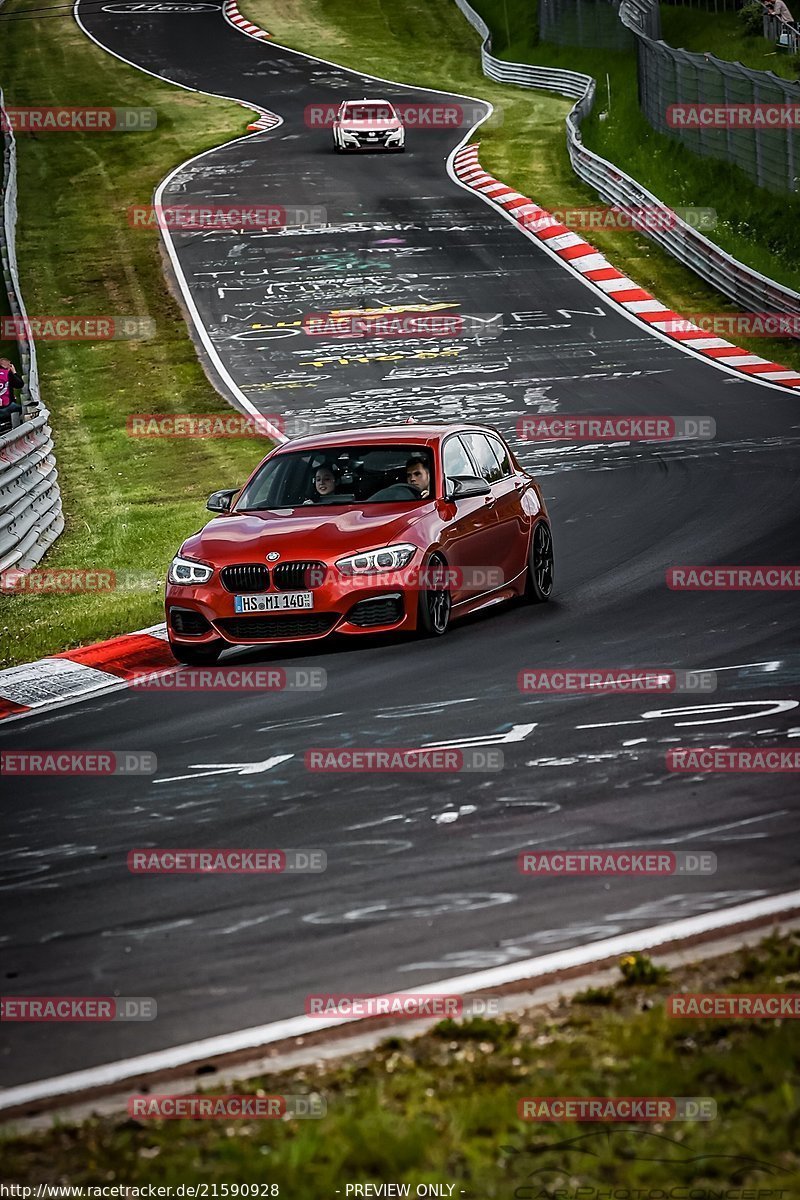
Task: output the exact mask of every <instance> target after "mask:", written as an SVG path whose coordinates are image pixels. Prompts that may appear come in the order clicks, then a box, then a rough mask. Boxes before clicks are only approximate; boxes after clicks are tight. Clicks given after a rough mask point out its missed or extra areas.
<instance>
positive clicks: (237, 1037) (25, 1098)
mask: <svg viewBox="0 0 800 1200" xmlns="http://www.w3.org/2000/svg"><path fill="white" fill-rule="evenodd" d="M796 908H800V891H795V892H786V893H783V894H782V895H777V896H764V897H762V898H760V899H759V900H751V901H749V902H748V903H746V904H739V905H735V906H734V907H732V908H725V909H722V910H721V911H720V912H714V913H701V914H699V915H698V916H694V917H685V918H683V919H682V920H680V921H673V922H670V923H668V924H666V925H656V926H652V927H650V928H648V929H638V930H633V931H631V932H630V933H626V934H621V935H619V936H617V937H612V938H606V939H604V940H603V941H599V942H590V943H589V945H587V946H575V947H573V948H571V949H569V950H558V951H556V952H555V953H553V954H545V955H542V956H540V957H539V958H528V959H524V960H520V961H518V962H514V963H506V964H505V965H503V966H501V967H491V968H489V969H488V970H484V971H475V972H473V973H471V974H468V975H460V976H455V977H454V978H451V979H444V980H439V981H438V982H436V983H429V984H426V985H424V986H423V987H415V988H414V993H415V994H422V995H436V994H441V993H443V992H444V993H456V994H458V995H467V994H470V993H474V992H478V991H480V990H481V989H489V988H498V987H502V986H503V985H504V984H508V983H516V982H519V981H522V980H526V979H535V978H536V977H538V976H542V975H550V974H552V973H553V972H556V971H564V970H567V969H570V968H573V967H580V966H590V965H591V964H592V963H596V962H599V961H602V960H604V959H608V958H615V957H616V956H617V955H621V954H630V953H632V952H636V951H641V952H643V951H646V950H652V949H654V948H655V947H658V946H661V945H664V944H665V943H666V942H674V941H677V940H679V939H686V938H690V937H697V936H698V935H702V934H706V933H711V932H713V931H715V930H720V929H725V928H726V927H727V926H729V925H736V924H740V923H742V922H745V921H753V920H761V919H764V918H768V917H771V916H777V915H778V914H779V913H784V912H788V911H790V910H793V909H796ZM394 994H403V993H402V991H398V993H394ZM361 1019H362V1018H359V1017H347V1018H339V1019H336V1020H329V1019H325V1018H317V1017H311V1016H307V1015H303V1016H299V1017H289V1018H287V1019H286V1020H283V1021H274V1022H272V1023H271V1024H269V1025H257V1026H254V1027H253V1028H250V1029H239V1030H236V1031H235V1032H233V1033H224V1034H220V1035H218V1036H217V1037H208V1038H203V1039H202V1040H200V1041H195V1042H186V1043H184V1044H183V1045H179V1046H172V1047H170V1048H169V1049H167V1050H157V1051H155V1052H153V1053H152V1054H140V1055H137V1056H136V1057H135V1058H126V1059H120V1060H119V1061H117V1062H111V1063H105V1064H104V1065H102V1066H98V1067H90V1068H88V1069H87V1070H83V1071H73V1072H71V1073H70V1074H68V1075H58V1076H55V1077H54V1078H52V1079H40V1080H36V1081H34V1082H32V1083H23V1084H19V1085H18V1086H17V1087H10V1088H5V1089H3V1090H2V1091H0V1112H2V1111H3V1110H4V1109H10V1108H16V1107H17V1106H20V1105H24V1104H33V1103H35V1102H36V1101H41V1100H49V1099H51V1098H54V1097H57V1096H70V1095H74V1094H75V1093H78V1092H85V1091H89V1090H91V1089H94V1088H101V1087H108V1086H110V1085H114V1084H120V1083H123V1082H124V1081H125V1080H129V1079H134V1078H136V1079H137V1080H138V1079H139V1078H140V1077H141V1076H143V1075H151V1074H155V1073H157V1072H164V1071H172V1070H174V1069H175V1068H177V1067H182V1066H187V1065H188V1064H189V1063H196V1062H199V1061H201V1060H203V1059H207V1058H214V1057H218V1056H220V1055H224V1054H231V1053H233V1052H234V1051H239V1050H255V1049H257V1048H259V1047H261V1046H266V1045H269V1044H270V1043H274V1042H281V1041H285V1040H286V1039H288V1038H294V1037H302V1036H304V1035H306V1034H309V1033H312V1032H314V1031H319V1030H320V1029H326V1028H327V1029H331V1028H338V1027H339V1026H341V1025H345V1024H352V1023H354V1022H356V1021H359V1020H361Z"/></svg>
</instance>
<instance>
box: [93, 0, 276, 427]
mask: <svg viewBox="0 0 800 1200" xmlns="http://www.w3.org/2000/svg"><path fill="white" fill-rule="evenodd" d="M79 9H80V0H75V3H74V6H73V9H72V15H73V17H74V19H75V21H76V23H77V25H78V27H79V28H80V29H81V30H82V31H83V33H85V34H86V36H87V37H88V38H89V39H90V40H91V41H93V42H94V44H95V45H96V46H98V47H99V48H100V49H101V50H103V51H104V52H105V53H106V54H110V55H111V56H112V57H113V58H117V59H119V61H120V62H124V63H125V64H126V65H127V66H129V67H133V68H134V69H135V70H137V71H142V72H143V73H144V74H145V75H150V76H152V78H153V79H160V80H161V81H162V83H168V84H171V85H172V87H178V88H181V89H182V90H183V91H185V92H194V93H195V94H196V95H201V96H210V97H212V99H215V100H230V101H231V103H233V104H239V105H241V106H243V107H245V108H249V109H250V111H251V112H262V113H263V112H265V111H266V110H265V109H262V108H261V107H260V105H256V106H255V107H251V105H250V104H249V102H248V101H247V100H241V99H239V98H238V97H236V96H222V95H220V94H219V93H218V92H206V91H203V90H202V89H201V88H193V87H188V86H187V84H185V83H177V82H176V81H175V80H174V79H168V78H167V76H166V75H159V74H158V72H157V71H149V70H148V69H147V67H140V66H139V65H138V63H135V62H131V60H130V59H129V58H124V57H123V55H121V54H117V52H116V50H111V49H110V48H109V47H108V46H106V45H104V44H103V42H101V41H99V40H98V39H97V38H96V37H95V36H94V34H92V33H90V32H89V30H88V29H87V28H86V26H85V25H84V23H83V21H82V20H81V17H80V11H79ZM275 116H277V117H278V120H277V122H276V124H275V125H274V126H273V129H277V128H278V127H279V126H280V125H282V124H283V117H281V116H278V114H277V113H276V114H275ZM263 132H264V131H263V130H259V131H256V132H254V133H248V134H245V135H244V136H243V137H239V138H232V139H231V140H230V141H229V142H222V143H221V144H220V145H219V146H213V147H212V148H211V149H210V150H204V151H203V153H202V154H195V155H193V156H192V157H191V158H187V159H186V161H185V162H182V163H181V164H180V166H178V167H176V168H175V169H174V171H170V173H169V175H167V177H166V178H165V179H163V180H162V182H161V183H160V184H159V185H158V187H157V189H156V194H155V199H154V203H155V204H156V206H158V205H160V203H161V196H162V194H163V192H164V189H165V188H166V187H167V186H168V184H169V183H170V182H171V181H172V180H173V179H174V177H175V176H176V175H177V174H178V173H179V172H180V171H183V170H185V168H186V167H188V166H190V165H191V164H192V163H194V162H197V161H198V160H199V159H201V158H205V156H206V155H207V154H214V153H215V152H216V151H217V150H220V149H222V147H223V146H233V145H234V144H235V143H236V142H246V141H249V140H250V139H251V138H255V137H261V136H262V134H263ZM160 233H161V236H162V238H163V240H164V245H165V246H166V249H167V254H168V255H169V258H170V262H171V264H172V269H173V271H174V272H175V277H176V279H177V282H178V286H179V287H180V289H181V293H182V295H183V299H184V301H185V303H186V307H187V309H188V310H189V314H190V316H191V318H192V322H193V324H194V327H195V329H196V330H197V333H198V335H199V337H200V340H201V342H202V343H203V346H204V347H205V350H206V353H207V354H208V356H209V358H210V359H211V361H212V363H213V364H214V368H215V370H216V371H217V372H218V373H219V376H220V378H221V379H222V380H223V381H224V382H225V384H226V385H227V387H228V388H229V389H230V391H231V394H232V395H233V396H235V398H236V399H237V400H238V401H239V403H240V404H241V405H242V407H243V408H244V410H245V412H248V413H250V414H251V416H255V417H260V416H261V413H259V411H258V409H257V408H256V407H255V405H254V404H253V403H252V401H250V400H249V399H248V398H247V396H245V394H244V392H243V391H242V389H241V388H240V387H239V385H238V384H237V383H236V382H235V381H234V380H233V378H232V376H231V374H230V372H229V371H228V369H227V367H226V366H225V364H224V363H223V362H222V359H221V358H220V356H219V354H218V353H217V350H216V348H215V346H214V344H213V342H212V341H211V337H210V335H209V333H208V330H207V329H206V327H205V325H204V323H203V319H202V317H201V316H200V313H199V311H198V309H197V305H196V304H195V302H194V299H193V298H192V295H191V292H190V291H189V286H188V284H187V282H186V276H185V275H184V273H183V268H182V267H181V265H180V261H179V259H178V255H177V252H176V250H175V245H174V242H173V240H172V233H171V231H170V229H169V228H168V227H167V226H166V225H165V226H164V228H163V229H161V230H160ZM263 425H264V428H266V429H267V430H268V432H269V434H270V436H271V437H272V438H273V439H274V440H275V441H276V442H279V443H282V442H287V441H288V440H289V439H288V438H287V437H286V435H285V434H284V433H282V432H281V431H280V430H279V429H278V428H277V426H275V425H273V424H272V422H270V421H266V422H263Z"/></svg>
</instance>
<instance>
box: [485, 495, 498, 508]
mask: <svg viewBox="0 0 800 1200" xmlns="http://www.w3.org/2000/svg"><path fill="white" fill-rule="evenodd" d="M495 501H496V497H495V496H487V497H486V499H485V501H484V504H486V505H487V506H488V507H489V508H491V507H492V505H493V504H494V503H495Z"/></svg>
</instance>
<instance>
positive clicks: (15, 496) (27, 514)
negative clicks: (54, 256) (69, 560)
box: [0, 91, 64, 571]
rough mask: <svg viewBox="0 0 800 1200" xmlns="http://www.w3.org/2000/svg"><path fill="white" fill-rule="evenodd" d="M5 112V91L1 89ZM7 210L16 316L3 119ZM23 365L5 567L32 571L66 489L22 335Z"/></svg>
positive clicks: (59, 516) (5, 237)
mask: <svg viewBox="0 0 800 1200" xmlns="http://www.w3.org/2000/svg"><path fill="white" fill-rule="evenodd" d="M0 111H2V112H3V113H4V112H5V110H4V108H3V93H2V91H0ZM2 124H3V209H2V214H1V215H0V261H2V268H3V282H4V285H5V289H6V293H7V295H8V302H9V306H10V308H11V313H12V316H15V317H19V318H22V319H25V318H26V317H27V313H26V310H25V303H24V301H23V299H22V291H21V289H20V283H19V272H18V270H17V254H16V245H15V230H16V222H17V148H16V143H15V141H14V134H13V131H12V130H11V128H10V126H9V123H8V122H7V121H5V120H4V121H3V122H2ZM18 345H19V359H20V369H21V370H22V373H23V377H24V379H25V390H24V392H23V396H22V407H23V417H24V419H23V423H22V424H21V425H19V426H18V427H17V428H16V429H11V430H10V431H9V432H7V433H5V434H2V435H0V571H5V570H8V569H9V568H14V569H18V570H22V571H28V570H30V569H31V568H32V567H34V566H35V565H36V564H37V563H38V562H39V561H40V559H41V558H42V556H43V555H44V553H45V551H46V550H47V549H48V547H49V546H51V545H52V543H53V542H54V541H55V539H56V538H57V537H58V535H59V534H60V533H61V531H62V530H63V528H64V515H63V513H62V511H61V492H60V491H59V487H58V472H57V470H56V461H55V457H54V454H53V440H52V437H51V435H50V425H49V421H50V414H49V412H48V411H47V409H46V408H45V407H44V405H43V404H42V402H41V400H40V397H39V374H38V369H37V363H36V346H35V345H34V343H33V341H32V340H28V339H24V338H23V339H21V340H20V341H19V343H18Z"/></svg>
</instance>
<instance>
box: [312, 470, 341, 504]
mask: <svg viewBox="0 0 800 1200" xmlns="http://www.w3.org/2000/svg"><path fill="white" fill-rule="evenodd" d="M314 490H315V491H316V493H317V494H316V496H315V500H317V501H319V500H327V499H328V498H329V497H331V496H333V495H335V493H336V476H335V475H334V473H333V471H332V470H331V468H330V467H317V469H316V471H315V472H314Z"/></svg>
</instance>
